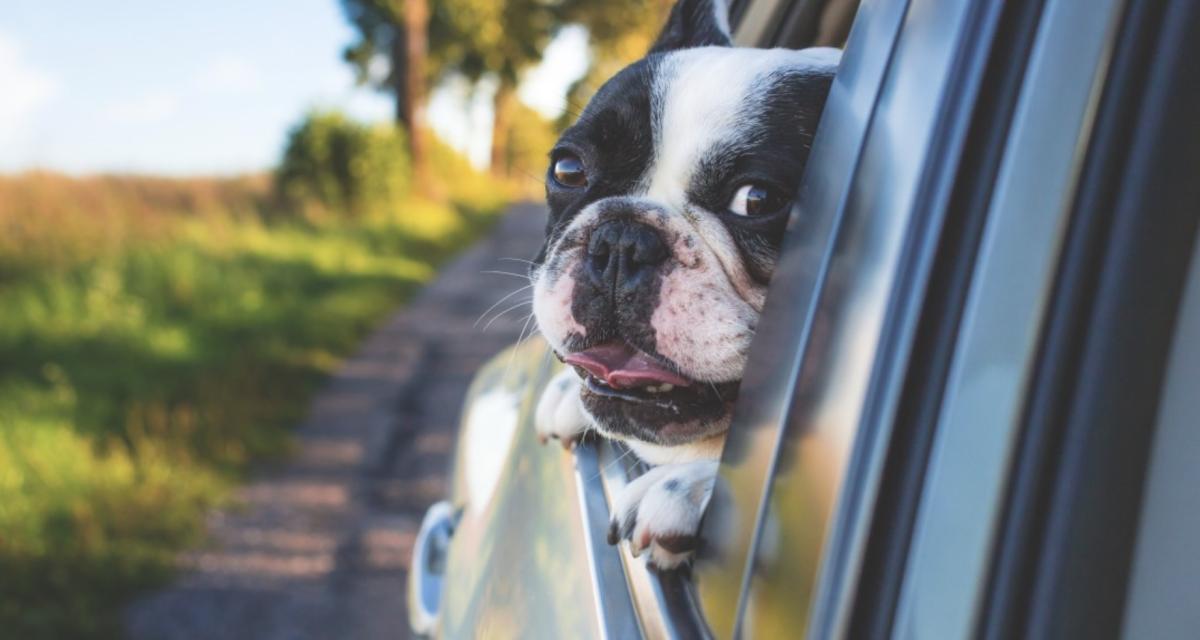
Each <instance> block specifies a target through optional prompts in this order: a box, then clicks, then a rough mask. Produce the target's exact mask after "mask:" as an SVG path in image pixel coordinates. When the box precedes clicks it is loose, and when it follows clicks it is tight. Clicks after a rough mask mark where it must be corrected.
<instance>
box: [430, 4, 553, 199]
mask: <svg viewBox="0 0 1200 640" xmlns="http://www.w3.org/2000/svg"><path fill="white" fill-rule="evenodd" d="M561 9H562V3H561V2H560V1H559V0H439V1H438V2H437V3H436V4H435V5H434V14H435V18H434V19H433V21H432V22H431V24H430V38H431V40H435V41H436V42H437V43H438V44H439V46H438V48H437V54H436V55H437V58H438V62H437V64H438V67H439V68H440V69H441V70H442V73H443V74H449V73H458V74H461V75H462V76H464V77H465V78H467V80H469V81H470V82H472V83H478V81H479V80H480V79H482V78H484V77H492V78H495V80H496V82H497V88H496V95H495V97H494V98H493V109H494V116H493V117H494V119H493V123H492V153H491V166H492V172H493V173H494V174H497V175H501V176H505V177H507V176H509V174H510V171H511V169H512V167H511V163H510V162H509V157H510V156H509V154H508V153H507V147H508V146H509V142H510V141H509V140H508V133H509V132H510V131H511V130H512V126H511V125H512V122H513V116H514V115H515V113H516V111H517V109H518V104H517V85H518V83H519V82H520V79H521V73H522V72H524V71H525V70H526V69H527V68H529V67H531V66H533V65H534V64H536V63H537V62H538V61H539V60H541V56H542V51H543V50H544V49H545V47H546V45H547V44H549V42H550V39H551V38H552V37H554V34H555V33H557V32H558V30H559V29H560V28H561V27H562V26H563V25H564V22H563V20H562V10H561Z"/></svg>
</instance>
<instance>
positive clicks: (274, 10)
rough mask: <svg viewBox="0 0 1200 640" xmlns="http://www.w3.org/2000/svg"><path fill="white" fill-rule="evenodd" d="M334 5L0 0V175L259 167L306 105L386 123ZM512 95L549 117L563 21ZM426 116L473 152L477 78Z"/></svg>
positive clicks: (576, 55) (481, 119)
mask: <svg viewBox="0 0 1200 640" xmlns="http://www.w3.org/2000/svg"><path fill="white" fill-rule="evenodd" d="M353 39H354V32H353V30H352V28H351V27H350V26H349V25H348V24H347V23H346V21H345V19H344V18H343V16H342V13H341V7H340V5H339V2H338V0H254V1H246V0H243V1H238V0H222V1H216V0H210V1H208V2H203V1H199V0H170V1H165V2H164V1H162V0H122V1H120V2H96V1H88V0H73V1H72V0H0V172H14V171H23V170H27V169H34V168H37V169H51V170H56V171H65V172H68V173H77V174H78V173H94V172H137V173H157V174H174V175H188V174H233V173H242V172H250V171H261V170H263V169H266V168H269V167H270V166H272V165H273V164H274V163H275V161H276V160H277V159H278V157H279V155H280V152H281V150H282V148H283V144H284V141H285V139H286V138H285V137H286V134H287V130H288V128H289V127H291V126H293V125H294V124H295V123H296V122H297V121H298V120H299V119H300V118H301V117H302V116H303V114H304V112H305V111H307V110H309V109H312V108H339V109H343V110H345V111H347V112H348V113H350V114H351V115H353V116H354V117H357V118H360V119H364V120H388V119H390V117H391V114H392V112H393V107H392V103H391V101H390V100H389V98H388V97H387V96H386V95H385V94H381V93H378V92H376V91H373V90H371V89H368V88H361V87H355V85H354V73H353V70H352V69H351V68H350V66H349V65H347V64H346V63H345V62H343V61H342V58H341V53H342V50H343V49H344V48H345V46H346V45H347V44H349V43H350V42H351V41H352V40H353ZM551 47H552V48H553V53H554V55H548V56H547V57H546V62H545V63H544V64H543V65H542V66H541V67H539V68H536V69H533V70H531V71H530V72H529V73H528V74H527V76H526V79H525V81H524V83H523V85H522V87H521V92H520V95H521V98H522V99H523V100H524V101H526V102H527V103H529V104H530V106H533V107H534V108H536V109H538V110H539V111H542V112H543V113H544V114H546V115H548V116H554V115H557V113H558V112H559V111H560V110H561V105H562V101H563V97H562V96H563V95H564V93H565V90H566V88H567V86H568V85H569V84H570V83H571V82H572V81H574V80H575V79H576V78H577V77H579V76H580V75H581V74H582V73H583V72H584V70H585V69H586V66H587V57H586V33H584V32H582V31H581V30H578V29H568V30H565V31H564V32H563V33H562V34H561V35H560V37H559V38H558V39H557V40H556V41H555V42H553V43H551ZM429 118H430V121H431V124H432V126H433V127H434V128H435V130H436V131H437V132H438V134H439V135H441V136H442V137H443V138H446V139H447V140H448V141H449V142H451V144H453V145H455V146H456V147H458V148H460V149H463V150H464V151H466V152H468V153H469V154H470V155H471V156H472V157H473V158H474V159H475V160H476V161H477V162H485V161H486V157H487V149H488V142H489V138H488V136H489V132H488V129H489V127H490V122H491V109H490V96H489V95H488V87H486V86H484V87H482V88H481V89H479V90H476V91H474V92H470V91H469V88H468V87H466V86H465V83H462V82H450V83H448V84H447V85H446V86H444V87H442V88H440V89H439V90H438V91H436V92H435V93H434V95H433V96H432V97H431V100H430V106H429Z"/></svg>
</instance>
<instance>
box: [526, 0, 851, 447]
mask: <svg viewBox="0 0 1200 640" xmlns="http://www.w3.org/2000/svg"><path fill="white" fill-rule="evenodd" d="M838 58H839V52H838V51H837V50H834V49H807V50H802V51H794V50H786V49H771V50H764V49H745V48H734V47H733V46H732V41H731V39H730V35H729V28H728V23H727V16H726V14H725V7H724V2H723V0H681V1H680V2H679V3H678V4H677V5H676V6H675V7H674V9H673V10H672V12H671V15H670V18H669V20H668V23H667V25H666V27H665V28H664V29H663V31H662V34H661V35H660V36H659V39H658V41H657V42H656V43H655V45H654V46H653V48H652V49H651V50H650V52H649V54H647V56H646V57H645V58H643V59H642V60H640V61H638V62H636V63H634V64H632V65H630V66H629V67H627V68H625V69H624V70H622V71H621V72H620V73H618V74H617V75H616V76H614V77H613V78H612V79H611V80H609V81H608V82H607V83H605V84H604V86H603V87H601V88H600V90H599V91H598V92H597V93H596V95H595V97H594V98H592V100H591V102H590V103H589V104H588V105H587V107H586V108H585V109H584V111H583V113H582V115H581V116H580V117H579V120H578V121H577V122H576V124H575V125H574V126H572V127H571V128H569V129H568V130H567V131H566V132H564V133H563V135H562V137H561V138H560V139H559V141H558V144H557V145H556V146H555V147H554V150H553V151H552V152H551V157H550V166H549V169H548V172H547V177H546V192H547V200H548V202H549V205H550V210H551V214H550V220H549V223H548V225H547V233H546V242H545V244H544V246H543V247H542V251H541V252H540V254H539V255H538V257H537V258H536V260H535V261H534V266H533V267H532V270H531V277H532V279H533V282H534V312H535V314H536V317H537V323H538V327H539V328H540V329H541V332H542V334H543V335H544V336H545V337H546V339H547V341H548V342H549V343H550V345H551V347H552V348H553V349H554V351H555V353H556V354H557V355H558V356H559V357H560V358H562V359H563V360H564V361H565V362H567V363H568V364H570V365H572V366H574V367H575V368H576V369H577V370H578V372H579V373H580V375H581V377H582V378H583V380H584V384H583V388H584V391H583V406H584V408H585V410H586V411H587V412H588V413H589V414H590V415H591V417H592V418H593V422H594V423H595V424H596V425H597V427H598V428H599V429H600V430H601V431H603V432H605V433H606V434H607V435H609V436H612V437H616V438H621V439H629V440H634V441H637V442H641V443H647V444H649V445H660V446H669V447H676V446H680V445H686V444H690V443H695V442H700V441H709V440H712V439H713V438H714V437H715V436H718V435H719V434H721V433H723V432H724V430H725V429H726V428H727V427H728V423H729V416H730V412H731V409H732V403H733V401H734V399H735V398H736V397H737V391H738V385H739V383H740V380H741V378H742V372H743V369H744V368H745V366H746V354H747V351H748V349H749V346H750V340H751V337H752V336H753V335H754V331H755V326H756V324H757V321H758V317H759V314H760V312H761V311H762V307H763V299H764V297H765V294H766V286H767V281H768V278H769V277H770V275H771V272H772V270H773V269H774V266H775V261H776V258H777V255H778V250H779V245H780V241H781V239H782V236H783V231H784V227H785V226H786V224H787V218H788V214H789V211H790V209H791V204H792V199H793V196H794V195H795V192H796V189H797V186H798V184H799V181H800V176H801V172H802V171H803V169H804V164H805V160H806V158H807V155H808V150H809V146H810V143H811V141H812V137H813V133H814V132H815V130H816V127H817V121H818V119H819V117H820V114H821V109H822V107H823V106H824V102H825V97H826V95H827V94H828V91H829V86H830V84H831V81H832V79H833V74H834V71H835V69H836V65H837V62H838Z"/></svg>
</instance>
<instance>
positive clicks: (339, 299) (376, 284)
mask: <svg viewBox="0 0 1200 640" xmlns="http://www.w3.org/2000/svg"><path fill="white" fill-rule="evenodd" d="M468 195H469V194H468ZM452 200H453V201H457V204H454V205H444V204H432V203H425V202H418V201H411V202H403V203H397V206H396V207H395V210H394V211H393V212H391V213H390V214H389V215H386V216H374V217H372V218H370V219H346V218H340V217H336V216H308V217H298V216H289V215H286V212H283V213H280V212H272V211H271V210H270V206H269V204H268V203H269V201H270V188H269V181H268V180H267V179H266V178H265V177H264V178H255V177H252V178H242V179H229V180H216V179H214V180H166V179H151V178H88V179H75V178H67V177H63V176H57V175H47V174H30V175H24V176H18V177H10V178H0V630H2V631H0V636H5V637H14V638H60V637H110V636H116V635H118V634H119V616H120V613H121V607H122V606H123V605H124V604H125V603H126V602H127V601H128V599H129V598H130V597H132V596H133V595H134V594H136V593H137V592H139V591H142V590H144V589H146V588H149V587H151V586H153V585H156V584H160V583H161V582H162V581H163V580H164V579H166V578H167V577H169V575H170V572H171V566H172V562H173V558H174V557H175V556H176V554H177V553H178V551H179V550H180V549H183V548H185V547H187V546H188V545H194V544H198V543H200V542H201V536H202V533H203V526H202V519H203V514H204V511H205V509H206V508H208V507H210V506H212V505H214V504H217V503H219V502H220V501H221V500H222V499H223V498H224V497H225V496H226V495H227V494H228V490H229V488H230V487H231V486H232V485H233V484H234V483H236V482H237V480H238V479H239V477H240V474H241V473H243V472H244V471H245V469H246V468H247V464H248V463H249V462H251V461H254V460H260V459H264V458H269V457H272V456H278V455H281V454H283V453H285V452H286V450H287V443H288V438H287V435H288V428H289V427H290V426H291V425H292V424H294V423H295V422H296V421H297V419H299V418H300V417H301V416H302V415H303V412H304V411H305V410H306V408H307V401H306V399H307V398H308V396H309V395H310V393H311V392H312V391H313V390H314V388H315V386H316V385H317V384H319V383H320V381H321V380H322V378H323V376H325V375H326V374H328V373H329V372H330V371H331V370H332V369H333V368H334V367H335V366H336V365H337V363H338V362H339V359H340V358H341V357H343V356H344V355H346V354H347V352H348V351H350V350H351V349H353V348H354V347H355V346H356V345H357V344H358V342H359V341H360V340H361V338H362V337H363V336H364V334H365V333H366V332H367V331H369V330H370V329H371V328H372V327H373V326H375V324H376V323H378V322H379V321H380V320H381V319H382V318H383V317H384V316H385V315H386V314H387V313H388V312H389V311H390V310H392V309H394V308H395V307H396V306H397V305H398V304H400V303H401V302H403V301H404V300H405V299H406V298H407V297H408V296H409V295H410V294H411V293H412V292H413V291H414V290H415V289H416V288H417V287H418V286H419V285H420V284H421V283H423V282H425V281H426V280H428V279H429V278H430V277H431V276H432V275H433V273H434V269H435V267H436V265H438V264H439V263H440V262H441V261H442V260H444V259H445V258H446V257H447V256H449V255H451V254H452V253H453V252H455V251H456V250H457V249H459V248H460V247H462V246H464V245H465V244H466V243H467V242H468V241H469V240H471V239H472V238H473V237H475V236H476V235H477V234H478V233H479V232H480V231H481V230H482V229H485V228H486V227H487V224H485V223H486V222H487V221H489V220H491V219H492V218H494V213H495V212H496V211H497V210H499V208H500V206H501V205H502V201H503V196H502V195H499V196H498V195H495V194H494V192H491V191H489V190H488V189H477V193H475V194H474V195H469V197H468V196H463V197H454V198H452Z"/></svg>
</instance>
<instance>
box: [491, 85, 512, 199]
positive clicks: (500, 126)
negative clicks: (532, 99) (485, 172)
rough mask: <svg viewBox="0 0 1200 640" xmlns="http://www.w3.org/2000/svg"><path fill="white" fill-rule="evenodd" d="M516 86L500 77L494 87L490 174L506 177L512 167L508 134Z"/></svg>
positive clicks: (510, 128)
mask: <svg viewBox="0 0 1200 640" xmlns="http://www.w3.org/2000/svg"><path fill="white" fill-rule="evenodd" d="M516 100H517V87H516V85H515V84H513V83H512V82H510V81H508V80H505V79H501V80H500V86H499V87H497V88H496V97H495V98H494V99H493V104H492V157H491V163H490V167H491V171H492V175H494V176H497V177H500V178H508V177H510V175H511V172H512V167H511V166H509V165H510V164H511V163H510V162H509V153H508V150H509V142H510V141H509V139H508V138H509V134H510V132H511V131H512V117H513V111H514V110H515V108H516Z"/></svg>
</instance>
